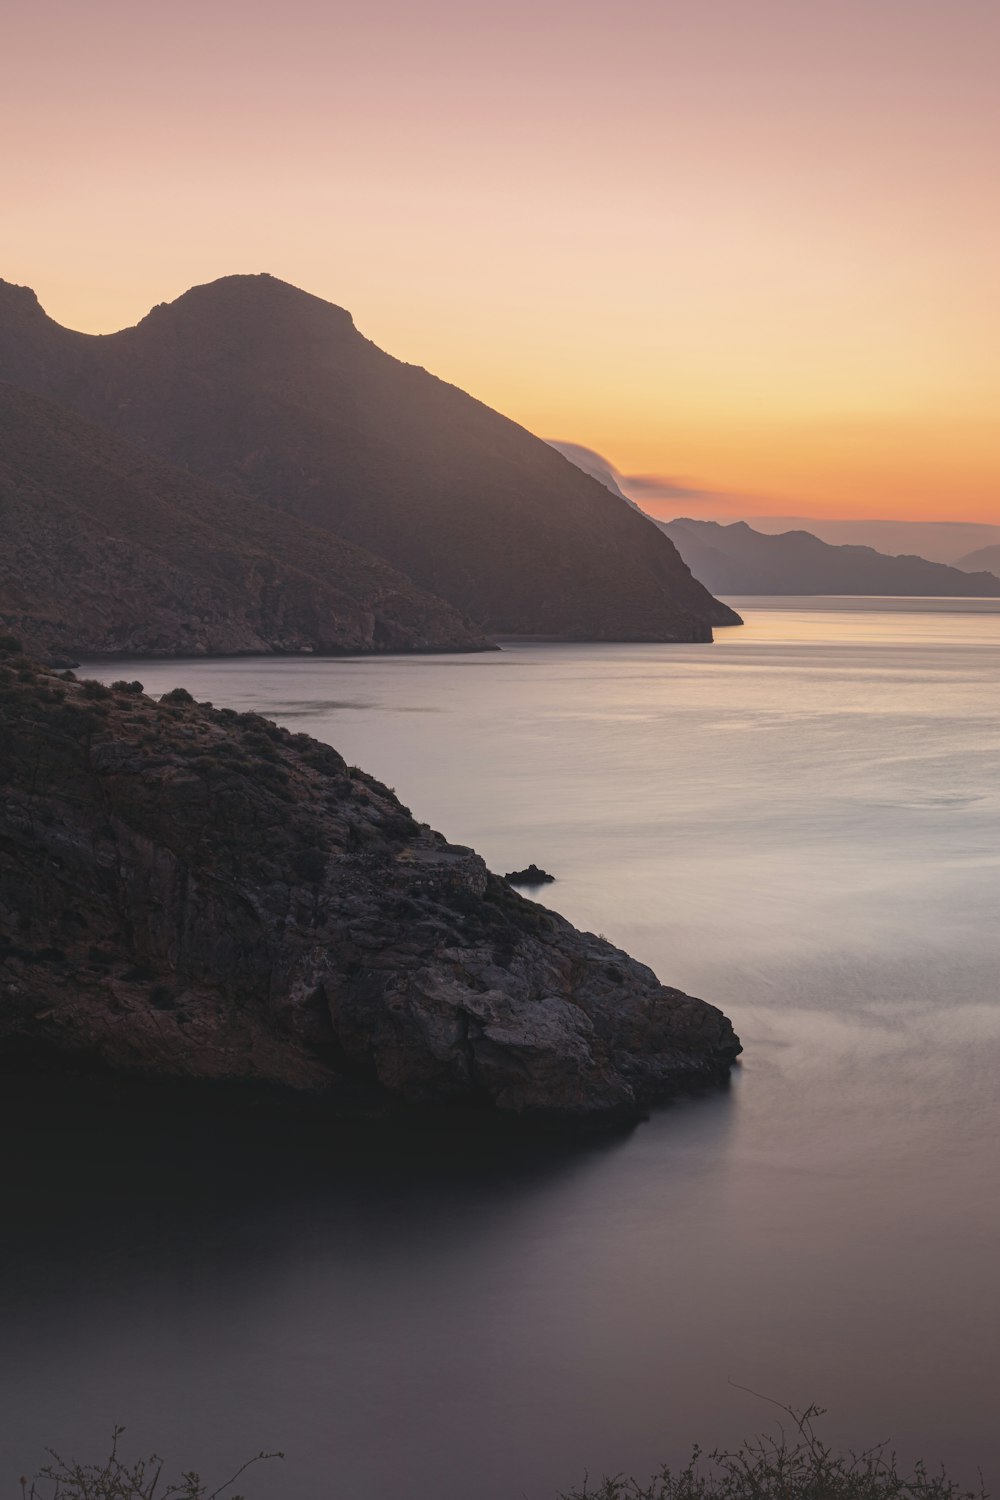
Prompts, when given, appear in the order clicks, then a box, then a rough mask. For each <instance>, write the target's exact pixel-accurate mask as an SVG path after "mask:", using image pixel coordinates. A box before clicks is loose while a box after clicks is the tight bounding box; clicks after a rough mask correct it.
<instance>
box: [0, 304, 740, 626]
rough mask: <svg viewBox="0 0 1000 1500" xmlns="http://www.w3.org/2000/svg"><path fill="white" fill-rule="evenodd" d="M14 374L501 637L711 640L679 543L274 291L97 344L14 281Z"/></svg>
mask: <svg viewBox="0 0 1000 1500" xmlns="http://www.w3.org/2000/svg"><path fill="white" fill-rule="evenodd" d="M0 377H2V378H6V379H9V380H12V381H15V382H17V383H18V384H21V385H24V386H27V387H28V388H30V389H32V390H35V391H38V392H40V393H41V394H43V395H47V396H49V397H51V398H52V399H54V400H57V401H60V402H63V403H65V404H67V405H70V406H72V407H74V408H75V409H76V410H78V411H80V412H82V413H83V414H84V415H86V416H88V417H89V418H91V419H92V420H94V421H97V422H100V423H102V424H105V425H107V426H108V427H110V428H112V429H114V430H115V431H116V432H118V433H119V434H121V435H123V436H125V437H127V438H128V439H130V440H131V441H133V442H135V443H136V444H137V445H138V446H140V447H142V448H143V449H145V450H146V451H147V452H150V453H154V454H157V455H158V456H160V457H161V458H164V459H166V460H167V461H169V462H170V463H173V464H176V465H180V466H183V467H186V468H189V469H191V470H193V471H194V472H196V473H198V474H200V475H202V476H203V477H205V478H208V479H210V480H212V481H213V482H216V483H219V484H222V485H224V486H226V487H231V488H236V489H239V490H243V491H247V492H248V493H251V494H252V495H254V496H256V497H257V498H258V499H261V500H264V501H266V502H267V503H268V504H270V505H272V506H274V507H276V508H279V509H281V510H283V511H286V512H289V513H291V514H293V515H295V516H296V517H298V518H299V519H300V520H302V521H305V522H307V523H309V524H311V525H316V526H322V527H324V528H327V529H330V530H332V531H334V532H336V533H337V534H338V535H341V536H343V537H346V538H348V539H349V540H350V541H353V542H355V543H356V544H358V545H359V546H362V547H365V548H366V549H368V550H370V551H371V552H374V553H376V554H377V555H379V556H381V557H383V558H385V559H387V560H388V561H389V562H390V563H392V564H393V566H395V567H396V568H398V569H400V570H401V571H402V572H405V573H406V574H407V575H408V576H409V577H410V578H412V579H413V580H414V581H415V582H416V583H417V584H418V585H419V586H420V587H421V588H423V589H425V590H427V591H429V592H431V593H434V594H437V595H440V596H441V597H443V598H445V599H447V600H448V601H449V602H450V603H451V604H452V605H453V606H454V607H455V608H457V609H459V610H461V611H462V612H463V613H464V614H466V615H468V616H469V617H470V618H471V619H473V620H474V621H476V622H477V623H478V624H479V625H480V626H481V627H482V628H483V629H485V630H489V631H491V632H504V633H511V634H538V635H553V636H561V637H567V638H586V639H642V640H666V641H670V640H709V639H711V628H712V626H713V625H714V624H733V623H738V617H737V616H736V615H734V613H733V612H732V611H731V610H729V609H728V608H727V607H726V606H725V605H723V604H720V603H719V602H718V601H717V600H715V599H713V598H712V596H711V595H710V594H709V593H708V592H707V591H706V590H705V589H704V588H703V587H702V585H701V584H700V583H698V582H697V581H696V580H695V579H694V578H692V576H691V574H690V571H689V570H688V568H687V567H686V566H685V565H684V563H683V562H682V561H681V559H680V558H679V556H678V554H677V552H676V550H675V549H674V547H673V545H672V544H671V542H670V541H669V539H668V538H666V537H664V536H661V535H660V534H658V533H656V532H655V530H654V528H653V527H652V525H651V523H650V522H649V521H648V520H647V519H646V518H645V517H644V516H642V515H640V514H638V513H636V512H635V511H633V510H632V509H630V508H629V507H628V506H625V505H623V504H622V503H621V501H620V500H616V499H613V498H611V497H610V496H609V494H608V492H607V490H606V489H605V488H604V486H603V485H601V484H600V483H598V482H597V480H595V479H593V478H591V477H590V476H588V475H586V474H583V473H582V472H581V471H580V470H579V469H577V468H576V467H575V466H574V465H573V464H571V463H570V462H569V461H568V460H567V459H565V458H564V457H562V455H560V454H559V453H557V452H556V451H555V450H554V449H553V448H551V447H549V445H548V444H547V443H544V442H543V441H541V439H539V438H535V437H533V436H532V435H531V434H530V433H529V432H526V431H525V430H524V429H523V428H522V427H519V426H517V425H516V423H514V422H511V421H508V420H507V419H506V418H505V417H502V416H500V415H499V414H498V413H497V412H495V411H491V410H490V408H489V407H486V406H484V405H482V404H481V403H480V402H478V401H475V400H473V398H472V397H470V396H467V395H466V394H465V393H464V392H462V391H460V390H458V389H457V388H456V387H454V386H450V385H447V384H445V382H443V381H441V380H438V379H436V378H435V377H433V376H432V375H429V374H428V373H427V372H426V371H425V370H422V369H419V368H417V367H416V366H412V365H405V364H402V363H401V362H400V361H398V360H396V359H393V358H392V357H391V356H390V355H388V354H385V353H383V352H382V350H380V349H378V348H376V346H375V345H374V344H372V343H370V342H369V341H368V340H367V339H365V338H363V337H362V336H361V334H360V333H358V331H357V329H356V328H355V327H354V324H353V321H352V319H351V317H350V314H349V313H347V312H345V311H344V310H343V309H341V308H338V307H335V306H333V305H332V304H330V303H327V302H323V301H322V300H321V299H319V298H317V297H312V296H309V295H308V294H307V293H305V292H301V291H298V290H297V289H296V288H294V287H291V286H288V285H286V284H285V283H283V282H280V281H277V280H275V279H274V278H272V277H270V276H231V277H226V278H224V279H223V280H221V281H217V282H213V283H211V284H210V285H208V286H202V287H195V288H193V289H192V290H191V291H189V292H186V293H185V294H184V295H183V296H182V297H180V298H178V299H177V301H176V302H173V303H171V304H168V305H161V306H159V307H157V308H154V309H153V311H152V312H151V313H150V314H149V315H148V317H146V318H144V319H143V320H142V322H141V323H139V324H138V325H137V326H136V327H135V328H129V329H125V330H123V331H122V332H120V333H115V334H110V335H107V336H102V337H96V336H89V335H84V334H78V333H72V332H70V331H69V330H67V329H63V328H60V327H59V326H58V325H57V324H55V323H54V322H52V320H51V319H49V318H48V317H47V316H46V315H45V313H44V312H43V311H42V309H41V308H40V307H39V305H38V303H37V300H36V299H35V297H34V294H33V293H31V292H29V291H28V290H27V289H26V288H20V287H12V286H10V285H9V284H7V283H0Z"/></svg>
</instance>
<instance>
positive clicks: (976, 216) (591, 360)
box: [0, 0, 1000, 522]
mask: <svg viewBox="0 0 1000 1500" xmlns="http://www.w3.org/2000/svg"><path fill="white" fill-rule="evenodd" d="M998 57H1000V6H998V5H997V4H996V3H995V0H949V3H948V4H945V3H944V0H934V3H928V0H863V3H859V0H835V3H834V0H698V3H697V4H695V3H688V4H684V5H681V4H676V3H673V0H618V3H616V4H614V5H611V4H610V3H608V4H603V3H602V4H597V3H594V0H530V3H528V0H505V3H503V4H499V3H496V0H493V3H491V4H489V5H487V4H482V3H480V0H421V3H420V4H416V3H414V0H368V3H366V4H364V5H362V4H359V3H357V0H352V3H350V4H346V3H341V0H283V3H282V4H280V5H279V4H276V3H273V0H268V3H264V0H239V3H234V0H199V3H197V4H196V3H192V0H172V3H170V4H167V3H162V0H139V3H136V0H128V3H125V0H89V3H88V4H86V5H82V4H80V0H31V3H28V0H12V3H10V4H8V6H7V7H6V10H5V22H4V36H3V47H2V52H0V83H2V87H0V127H2V129H3V141H4V150H3V153H2V159H0V203H2V205H3V207H2V209H0V215H2V220H0V223H2V235H0V248H2V255H0V275H2V276H3V277H4V278H5V279H7V280H8V281H14V282H19V283H22V284H26V285H29V286H32V287H34V288H35V290H36V291H37V293H38V295H39V298H40V300H41V302H42V304H43V306H44V307H45V308H46V309H47V311H48V312H49V313H50V314H51V315H52V316H53V317H54V318H56V319H57V321H59V322H61V323H63V324H65V325H67V326H69V327H73V328H78V329H83V330H86V331H89V332H108V331H111V330H113V329H116V328H119V327H123V326H127V325H129V324H132V323H135V322H136V321H137V320H138V319H139V318H140V317H142V316H143V315H144V314H145V313H146V312H147V311H148V310H149V308H150V307H151V306H152V305H153V304H155V303H157V302H162V301H168V300H171V299H172V298H173V297H175V296H178V295H179V294H180V293H181V292H182V291H184V290H185V289H186V288H187V287H188V286H191V285H193V284H197V283H200V282H205V281H210V280H212V279H213V278H215V277H217V276H221V275H226V274H229V273H231V272H236V271H269V272H271V273H272V274H273V275H275V276H279V277H281V278H283V279H284V280H287V281H291V282H293V283H295V284H296V285H298V286H302V287H305V288H306V289H307V290H309V291H311V292H314V293H316V294H317V295H319V296H322V297H326V298H328V299H329V300H330V301H333V302H336V303H338V304H340V305H341V306H345V307H348V308H349V309H350V310H351V311H352V313H353V314H354V318H355V321H356V323H357V324H358V326H359V328H360V329H361V330H362V332H364V333H365V334H366V335H367V336H368V337H370V338H372V339H374V340H375V341H376V342H377V343H378V344H380V345H381V346H382V347H383V348H385V349H388V350H389V351H390V352H391V353H393V354H396V355H398V356H399V357H400V358H403V359H406V360H409V361H411V362H413V363H416V364H421V365H424V366H425V367H426V368H428V369H430V370H433V371H434V373H435V374H438V375H440V376H442V377H443V378H445V379H447V380H450V381H453V382H454V383H455V384H457V385H460V386H462V387H463V388H464V389H466V390H468V391H470V392H471V393H472V394H473V395H476V396H478V397H479V398H480V399H482V400H484V401H486V402H488V403H489V404H490V405H491V406H494V407H496V408H498V409H499V410H501V411H503V412H505V413H506V414H507V415H509V416H511V417H513V418H514V419H515V420H517V421H519V422H521V423H523V424H524V425H525V426H526V427H528V428H530V429H531V430H532V431H534V432H537V433H539V434H540V435H541V436H544V437H548V438H556V439H562V440H564V441H568V442H575V443H579V444H584V445H586V446H588V447H590V448H593V449H595V450H597V451H598V452H600V453H602V454H604V455H606V456H607V457H608V458H609V459H610V460H611V462H612V463H613V464H614V465H615V467H616V468H617V469H618V470H619V471H621V472H622V473H625V474H628V475H632V476H636V475H637V476H640V477H641V479H642V482H643V484H644V489H643V494H644V497H645V498H644V503H646V504H647V505H649V507H650V508H652V509H657V508H659V509H660V510H661V511H662V513H668V512H673V511H675V510H676V505H675V504H673V503H671V500H670V496H671V494H672V493H673V492H674V491H676V490H682V491H685V492H687V493H689V494H690V495H691V496H692V497H697V496H699V495H703V496H705V497H706V499H705V505H706V507H709V508H711V510H712V513H713V514H718V513H720V511H722V512H725V511H727V509H728V511H731V513H733V514H737V513H739V514H743V513H746V514H751V513H764V512H770V513H778V514H780V513H787V514H793V513H794V514H796V515H817V516H819V515H824V516H890V517H907V518H911V519H921V520H924V519H932V520H933V519H940V520H975V521H994V522H995V521H1000V441H998V437H1000V431H998V427H1000V423H998V415H997V398H998V394H1000V189H998V170H997V164H998V162H1000V90H998V89H997V87H996V83H995V72H996V66H997V59H998ZM658 496H660V497H662V499H661V500H660V501H659V502H658V500H657V497H658ZM709 497H710V498H709ZM695 503H696V501H695V499H692V501H691V503H690V504H689V505H688V506H687V507H686V508H687V509H688V510H691V509H692V508H693V506H694V505H695Z"/></svg>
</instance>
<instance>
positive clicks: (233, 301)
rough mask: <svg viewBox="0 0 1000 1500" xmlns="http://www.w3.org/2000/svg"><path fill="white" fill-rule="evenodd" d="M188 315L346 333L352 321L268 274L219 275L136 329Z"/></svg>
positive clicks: (159, 306)
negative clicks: (313, 327)
mask: <svg viewBox="0 0 1000 1500" xmlns="http://www.w3.org/2000/svg"><path fill="white" fill-rule="evenodd" d="M188 313H193V314H195V315H196V316H197V318H198V319H199V321H200V320H202V319H204V318H206V317H207V318H209V320H211V319H212V318H215V317H218V318H224V319H227V320H234V319H235V320H239V319H243V318H249V319H255V320H258V321H260V322H261V323H262V325H265V326H266V324H267V323H268V322H269V321H270V320H272V319H273V320H275V321H279V320H280V321H282V322H290V323H293V324H295V325H299V324H302V323H306V322H308V323H311V324H312V325H313V326H316V327H320V328H323V329H324V331H327V330H329V329H331V328H339V329H340V330H341V331H342V332H346V331H347V330H348V329H353V328H354V319H353V318H352V316H351V314H350V313H349V312H348V311H347V309H346V308H344V307H338V306H337V304H336V303H335V302H327V301H326V300H325V299H324V298H322V297H315V296H313V294H312V293H311V292H304V291H303V290H302V289H301V288H300V287H297V286H292V284H291V282H288V281H281V280H280V279H279V278H278V277H277V276H272V275H271V274H270V272H268V271H259V272H257V273H253V274H252V273H236V274H234V275H231V276H220V277H218V278H217V279H216V280H215V281H206V282H203V283H201V284H200V285H198V286H193V287H191V288H190V289H189V290H188V291H186V292H182V293H181V295H180V296H179V297H177V298H175V300H174V301H173V302H159V303H157V305H156V306H155V307H154V308H152V309H151V310H150V312H149V313H147V315H146V317H145V318H143V319H142V321H141V322H140V323H139V324H138V327H139V328H142V327H143V326H144V325H145V324H147V323H148V322H149V321H150V320H151V319H154V320H156V321H161V320H162V319H164V318H166V317H171V316H172V317H176V316H178V315H181V316H184V315H187V314H188Z"/></svg>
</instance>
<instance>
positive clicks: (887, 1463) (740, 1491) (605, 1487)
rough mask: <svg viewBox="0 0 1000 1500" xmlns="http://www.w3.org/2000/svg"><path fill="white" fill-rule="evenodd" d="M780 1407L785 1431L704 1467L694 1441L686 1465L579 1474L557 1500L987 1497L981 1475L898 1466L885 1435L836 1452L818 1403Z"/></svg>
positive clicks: (718, 1454)
mask: <svg viewBox="0 0 1000 1500" xmlns="http://www.w3.org/2000/svg"><path fill="white" fill-rule="evenodd" d="M775 1404H780V1403H775ZM781 1410H782V1411H783V1412H785V1413H786V1415H787V1416H788V1417H789V1419H790V1424H791V1425H790V1427H789V1429H788V1430H787V1431H786V1430H785V1428H784V1427H779V1430H778V1435H777V1436H774V1435H771V1434H766V1433H761V1434H759V1435H758V1436H757V1437H755V1438H750V1439H748V1440H747V1441H745V1442H744V1443H743V1445H742V1447H740V1448H737V1449H736V1450H735V1451H734V1452H732V1453H730V1452H728V1451H725V1450H719V1449H716V1450H715V1452H713V1453H711V1454H709V1455H708V1467H706V1468H703V1467H702V1450H701V1449H700V1448H697V1447H696V1448H695V1449H694V1451H693V1453H692V1455H691V1461H690V1462H689V1463H688V1465H687V1467H686V1468H684V1469H680V1470H678V1471H677V1472H676V1473H675V1472H674V1471H673V1470H672V1469H667V1468H664V1469H661V1470H660V1472H659V1474H657V1475H655V1476H654V1477H653V1478H652V1479H651V1480H650V1482H649V1484H647V1485H642V1484H639V1483H638V1482H637V1481H636V1480H635V1479H629V1478H625V1477H624V1476H623V1475H621V1474H619V1475H616V1476H615V1477H614V1478H613V1479H602V1480H601V1482H600V1484H598V1485H597V1486H596V1488H595V1487H592V1486H591V1485H590V1484H589V1482H588V1481H586V1480H585V1481H584V1484H583V1488H582V1489H576V1490H569V1491H567V1492H566V1493H565V1494H564V1495H562V1496H561V1497H560V1500H986V1491H985V1490H984V1489H983V1486H982V1481H981V1480H980V1487H979V1489H978V1490H963V1489H962V1488H961V1486H960V1485H959V1484H957V1483H956V1482H955V1481H954V1480H952V1479H949V1478H948V1476H947V1475H946V1474H945V1473H944V1471H943V1470H941V1471H939V1472H931V1471H930V1470H928V1469H927V1467H926V1465H924V1464H923V1463H917V1464H915V1465H914V1467H913V1470H912V1472H911V1473H902V1472H900V1470H899V1467H898V1464H897V1460H896V1455H895V1453H893V1452H892V1451H891V1450H890V1449H889V1446H888V1444H887V1443H882V1444H880V1445H878V1446H877V1447H875V1448H869V1449H868V1450H867V1451H866V1452H864V1453H850V1454H848V1455H847V1456H846V1457H845V1456H844V1455H843V1454H836V1453H834V1452H833V1451H832V1449H831V1448H830V1447H829V1446H828V1445H827V1444H826V1443H824V1442H823V1441H822V1439H821V1438H820V1436H819V1434H818V1433H817V1431H816V1426H815V1423H816V1419H817V1418H818V1417H821V1416H823V1415H824V1411H823V1408H822V1407H820V1406H810V1407H807V1408H806V1410H805V1411H802V1412H797V1411H794V1410H793V1409H792V1408H791V1407H790V1406H782V1407H781Z"/></svg>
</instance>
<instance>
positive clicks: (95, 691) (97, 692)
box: [82, 678, 111, 698]
mask: <svg viewBox="0 0 1000 1500" xmlns="http://www.w3.org/2000/svg"><path fill="white" fill-rule="evenodd" d="M82 692H83V696H84V697H85V698H110V697H111V689H110V688H109V687H106V686H105V684H104V683H103V682H95V681H94V680H93V679H92V678H88V679H87V681H86V682H85V683H84V684H83V688H82Z"/></svg>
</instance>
